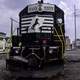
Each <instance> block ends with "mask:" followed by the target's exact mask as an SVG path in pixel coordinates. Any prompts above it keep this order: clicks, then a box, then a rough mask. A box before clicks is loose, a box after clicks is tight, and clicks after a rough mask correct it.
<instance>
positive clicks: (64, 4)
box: [0, 0, 80, 40]
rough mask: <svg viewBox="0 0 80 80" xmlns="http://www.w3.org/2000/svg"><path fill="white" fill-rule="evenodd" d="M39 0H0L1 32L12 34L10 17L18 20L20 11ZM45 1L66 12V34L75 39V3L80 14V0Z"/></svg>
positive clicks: (79, 26) (79, 35)
mask: <svg viewBox="0 0 80 80" xmlns="http://www.w3.org/2000/svg"><path fill="white" fill-rule="evenodd" d="M37 1H38V0H0V32H5V33H7V35H9V34H10V17H12V18H14V19H16V20H18V14H19V12H20V11H21V10H22V9H23V8H24V7H26V6H27V4H30V3H31V4H32V3H35V2H37ZM44 2H45V3H53V4H56V5H58V6H59V7H60V8H61V9H63V10H64V12H65V31H66V35H68V36H70V39H71V40H74V15H73V13H74V4H75V5H76V9H77V10H76V11H77V14H80V10H79V9H80V0H44ZM79 21H80V16H77V38H78V37H79V38H80V22H79Z"/></svg>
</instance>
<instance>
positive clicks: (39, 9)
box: [38, 4, 42, 12]
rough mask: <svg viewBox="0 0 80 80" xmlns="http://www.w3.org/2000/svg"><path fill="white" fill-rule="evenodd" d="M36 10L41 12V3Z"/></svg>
mask: <svg viewBox="0 0 80 80" xmlns="http://www.w3.org/2000/svg"><path fill="white" fill-rule="evenodd" d="M38 11H39V12H42V5H41V4H39V6H38Z"/></svg>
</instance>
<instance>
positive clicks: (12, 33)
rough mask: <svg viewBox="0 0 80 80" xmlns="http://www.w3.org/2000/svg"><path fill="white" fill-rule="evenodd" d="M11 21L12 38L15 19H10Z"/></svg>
mask: <svg viewBox="0 0 80 80" xmlns="http://www.w3.org/2000/svg"><path fill="white" fill-rule="evenodd" d="M10 20H11V37H12V35H13V19H12V18H10Z"/></svg>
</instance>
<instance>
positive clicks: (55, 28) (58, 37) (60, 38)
mask: <svg viewBox="0 0 80 80" xmlns="http://www.w3.org/2000/svg"><path fill="white" fill-rule="evenodd" d="M54 29H55V31H56V34H57V36H58V38H59V40H60V42H61V44H62V55H63V41H62V40H61V38H60V36H59V34H58V32H57V30H56V28H55V27H54ZM62 58H63V56H62Z"/></svg>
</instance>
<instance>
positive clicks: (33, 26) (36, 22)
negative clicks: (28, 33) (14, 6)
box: [31, 18, 39, 30]
mask: <svg viewBox="0 0 80 80" xmlns="http://www.w3.org/2000/svg"><path fill="white" fill-rule="evenodd" d="M38 20H39V19H38V18H36V20H35V23H34V24H33V25H32V27H31V29H33V30H35V26H36V25H37V24H39V22H38Z"/></svg>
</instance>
